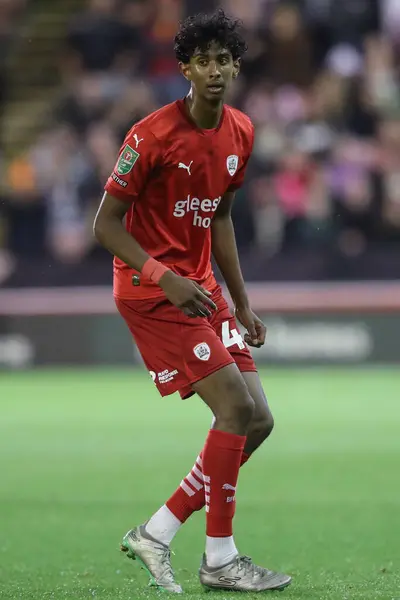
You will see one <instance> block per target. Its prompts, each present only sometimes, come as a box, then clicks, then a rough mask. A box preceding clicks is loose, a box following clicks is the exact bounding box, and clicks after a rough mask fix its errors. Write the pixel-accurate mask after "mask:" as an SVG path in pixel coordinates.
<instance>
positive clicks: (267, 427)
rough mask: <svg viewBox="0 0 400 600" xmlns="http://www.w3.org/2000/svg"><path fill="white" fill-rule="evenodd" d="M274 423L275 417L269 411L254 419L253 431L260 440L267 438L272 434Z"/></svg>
mask: <svg viewBox="0 0 400 600" xmlns="http://www.w3.org/2000/svg"><path fill="white" fill-rule="evenodd" d="M274 424H275V423H274V417H273V416H272V414H271V413H270V412H268V413H266V414H265V415H262V416H260V417H258V418H257V419H253V421H252V424H251V431H252V433H253V434H254V435H255V436H257V438H259V439H260V440H266V439H267V438H268V437H269V436H270V435H271V433H272V430H273V428H274Z"/></svg>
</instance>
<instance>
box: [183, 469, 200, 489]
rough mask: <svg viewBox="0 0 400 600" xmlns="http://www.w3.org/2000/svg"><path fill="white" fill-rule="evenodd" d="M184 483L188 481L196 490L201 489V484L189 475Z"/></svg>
mask: <svg viewBox="0 0 400 600" xmlns="http://www.w3.org/2000/svg"><path fill="white" fill-rule="evenodd" d="M186 481H188V482H189V483H190V484H191V485H192V486H193V487H194V488H195V489H196V490H201V488H202V487H203V484H202V483H200V482H199V481H197V479H195V478H194V477H193V475H192V474H191V473H189V475H188V476H187V477H186Z"/></svg>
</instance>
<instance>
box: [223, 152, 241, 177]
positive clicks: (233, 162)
mask: <svg viewBox="0 0 400 600" xmlns="http://www.w3.org/2000/svg"><path fill="white" fill-rule="evenodd" d="M238 164H239V157H238V156H236V154H231V155H230V156H228V158H227V159H226V168H227V169H228V173H229V175H230V176H231V177H233V175H234V174H235V173H236V171H237V168H238Z"/></svg>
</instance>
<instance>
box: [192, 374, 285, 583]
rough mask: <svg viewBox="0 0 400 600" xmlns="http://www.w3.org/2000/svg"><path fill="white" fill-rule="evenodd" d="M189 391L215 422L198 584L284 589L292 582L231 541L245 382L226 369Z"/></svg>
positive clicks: (245, 420)
mask: <svg viewBox="0 0 400 600" xmlns="http://www.w3.org/2000/svg"><path fill="white" fill-rule="evenodd" d="M193 389H194V390H195V391H196V392H197V393H198V394H199V396H200V397H201V398H202V399H203V401H204V402H205V403H206V404H207V406H209V407H210V409H211V410H212V412H213V414H214V418H215V421H214V426H213V428H212V429H211V430H210V431H209V434H208V437H207V441H206V444H205V446H204V449H203V453H202V457H203V458H202V462H203V481H204V490H205V500H206V535H207V537H206V552H205V554H204V556H203V562H202V565H201V567H200V581H201V582H202V583H203V585H204V586H206V587H209V588H213V589H217V588H219V589H232V581H234V582H235V589H236V590H241V591H261V590H267V589H283V588H284V587H286V586H287V585H289V583H290V582H291V578H290V577H289V576H288V575H284V574H282V573H276V572H274V571H270V570H269V569H265V568H263V567H259V566H257V565H255V564H254V563H253V562H252V561H251V559H249V558H248V557H241V556H240V555H239V552H238V551H237V548H236V545H235V542H234V538H233V528H232V521H233V517H234V514H235V509H236V499H235V498H236V488H237V482H238V475H239V468H240V464H241V455H242V453H243V450H244V446H245V443H246V434H247V431H248V427H249V424H250V422H251V420H252V418H253V415H254V410H255V405H254V401H253V399H252V397H251V395H250V393H249V389H248V387H247V385H246V382H245V380H244V377H243V376H242V375H241V373H240V371H239V369H238V368H237V365H236V364H235V365H229V366H227V367H224V368H223V369H220V370H219V371H217V372H215V373H213V374H212V375H210V376H209V377H206V378H205V379H203V380H201V381H199V382H197V383H195V384H193ZM258 433H259V432H258ZM258 439H260V437H259V438H258Z"/></svg>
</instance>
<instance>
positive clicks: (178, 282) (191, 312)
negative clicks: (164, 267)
mask: <svg viewBox="0 0 400 600" xmlns="http://www.w3.org/2000/svg"><path fill="white" fill-rule="evenodd" d="M159 286H160V287H161V289H162V290H163V291H164V293H165V295H166V296H167V298H168V300H169V301H170V302H172V304H174V305H175V306H177V307H178V308H180V309H181V310H182V311H183V312H184V313H185V315H187V316H188V317H209V316H210V315H211V310H210V309H212V310H216V308H217V307H216V305H215V304H214V302H213V301H212V300H211V298H210V296H211V293H210V292H208V291H207V290H206V289H204V288H203V287H201V285H198V284H197V283H195V282H194V281H191V280H190V279H186V278H185V277H180V275H176V273H173V272H172V271H167V273H164V275H163V276H162V277H161V279H160V281H159Z"/></svg>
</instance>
